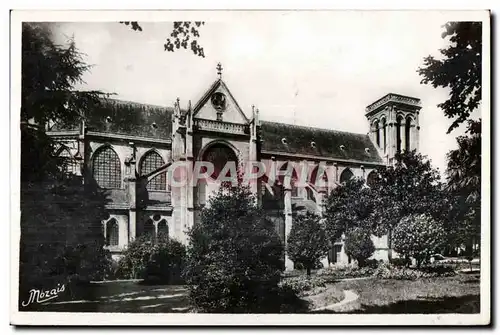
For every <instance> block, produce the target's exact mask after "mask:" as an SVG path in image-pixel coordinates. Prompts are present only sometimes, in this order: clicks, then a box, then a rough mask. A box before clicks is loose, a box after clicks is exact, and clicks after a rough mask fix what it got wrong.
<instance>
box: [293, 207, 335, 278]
mask: <svg viewBox="0 0 500 335" xmlns="http://www.w3.org/2000/svg"><path fill="white" fill-rule="evenodd" d="M287 242H288V243H287V252H288V256H289V257H290V259H291V260H292V261H294V262H298V263H301V264H302V265H303V266H304V267H305V268H306V270H307V275H308V276H310V275H311V269H312V268H313V267H314V266H315V264H316V263H318V262H319V261H320V260H321V258H323V257H325V256H326V255H327V253H328V249H329V246H328V238H327V236H326V232H325V228H324V226H323V224H322V223H321V222H320V217H319V216H318V215H316V214H313V213H306V214H305V215H298V216H297V217H296V218H295V220H294V222H293V226H292V229H291V231H290V235H289V236H288V240H287Z"/></svg>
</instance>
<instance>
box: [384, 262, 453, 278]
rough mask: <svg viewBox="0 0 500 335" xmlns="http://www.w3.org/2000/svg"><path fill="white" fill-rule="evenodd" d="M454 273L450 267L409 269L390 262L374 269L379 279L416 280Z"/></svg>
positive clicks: (447, 275)
mask: <svg viewBox="0 0 500 335" xmlns="http://www.w3.org/2000/svg"><path fill="white" fill-rule="evenodd" d="M454 275H456V272H455V271H454V270H453V269H452V268H451V267H446V266H439V267H432V266H431V267H424V268H420V269H411V268H408V267H399V266H394V265H392V264H390V263H381V264H380V265H379V267H378V268H377V269H376V270H375V272H374V276H375V277H377V278H380V279H398V280H416V279H420V278H435V277H449V276H454Z"/></svg>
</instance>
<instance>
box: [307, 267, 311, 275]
mask: <svg viewBox="0 0 500 335" xmlns="http://www.w3.org/2000/svg"><path fill="white" fill-rule="evenodd" d="M307 276H308V277H310V276H311V266H309V265H308V266H307Z"/></svg>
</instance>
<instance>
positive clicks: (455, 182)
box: [446, 121, 481, 254]
mask: <svg viewBox="0 0 500 335" xmlns="http://www.w3.org/2000/svg"><path fill="white" fill-rule="evenodd" d="M468 133H469V134H468V135H466V136H459V137H457V144H458V149H455V150H452V151H450V152H449V153H448V155H447V158H448V166H447V169H446V176H447V178H446V187H447V190H448V191H449V192H450V194H451V196H452V197H454V200H455V202H454V206H453V209H452V215H453V218H452V219H453V220H454V222H455V223H456V225H455V226H454V228H455V229H454V230H453V231H452V232H453V233H454V237H455V243H457V244H465V245H466V246H467V247H468V249H469V253H471V254H472V253H473V251H474V250H473V249H474V248H473V245H474V244H475V243H474V242H475V241H478V240H479V236H480V233H481V129H480V123H479V122H474V121H469V127H468Z"/></svg>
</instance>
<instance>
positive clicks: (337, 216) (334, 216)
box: [323, 178, 373, 241]
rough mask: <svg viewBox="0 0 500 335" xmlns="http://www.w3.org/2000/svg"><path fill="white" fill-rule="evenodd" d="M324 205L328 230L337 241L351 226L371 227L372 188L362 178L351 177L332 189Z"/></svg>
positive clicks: (332, 238)
mask: <svg viewBox="0 0 500 335" xmlns="http://www.w3.org/2000/svg"><path fill="white" fill-rule="evenodd" d="M324 207H325V211H324V213H323V217H324V218H325V223H326V232H327V235H328V236H329V237H330V239H331V240H332V241H335V240H336V239H338V238H340V237H341V236H342V234H343V233H345V232H346V231H347V230H349V229H351V228H354V227H365V228H369V227H368V226H367V225H369V224H370V220H369V218H370V217H371V215H372V212H373V201H372V195H371V190H370V189H369V188H367V187H366V186H365V182H364V181H363V180H362V179H356V178H353V179H350V180H348V181H347V182H346V183H345V184H342V185H339V186H338V187H336V188H335V189H333V190H332V192H331V193H330V194H329V196H328V197H327V198H326V199H325V204H324Z"/></svg>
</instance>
